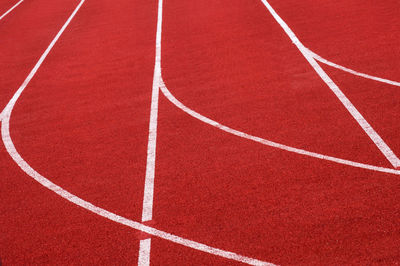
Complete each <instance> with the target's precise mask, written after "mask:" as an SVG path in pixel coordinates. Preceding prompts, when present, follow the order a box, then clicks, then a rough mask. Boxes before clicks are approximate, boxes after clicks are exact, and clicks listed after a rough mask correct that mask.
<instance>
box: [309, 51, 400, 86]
mask: <svg viewBox="0 0 400 266" xmlns="http://www.w3.org/2000/svg"><path fill="white" fill-rule="evenodd" d="M305 49H306V50H307V52H308V53H310V54H311V56H312V57H314V59H315V60H317V61H319V62H321V63H323V64H325V65H328V66H331V67H334V68H337V69H340V70H342V71H345V72H348V73H350V74H353V75H356V76H359V77H363V78H366V79H371V80H375V81H378V82H382V83H386V84H389V85H393V86H397V87H400V82H397V81H393V80H389V79H384V78H380V77H377V76H372V75H368V74H365V73H361V72H358V71H355V70H353V69H350V68H347V67H344V66H341V65H338V64H335V63H333V62H331V61H329V60H327V59H325V58H323V57H321V56H320V55H318V54H316V53H314V52H313V51H311V50H310V49H308V48H307V47H305Z"/></svg>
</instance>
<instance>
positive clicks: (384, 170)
mask: <svg viewBox="0 0 400 266" xmlns="http://www.w3.org/2000/svg"><path fill="white" fill-rule="evenodd" d="M161 92H162V93H163V94H164V96H165V97H166V98H167V99H168V100H169V101H170V102H171V103H173V104H174V105H175V106H176V107H178V108H179V109H181V110H182V111H184V112H185V113H187V114H188V115H190V116H192V117H194V118H196V119H198V120H200V121H202V122H204V123H206V124H209V125H211V126H213V127H216V128H218V129H220V130H222V131H225V132H227V133H230V134H232V135H235V136H238V137H241V138H245V139H248V140H252V141H255V142H258V143H261V144H263V145H266V146H270V147H273V148H277V149H281V150H285V151H288V152H293V153H297V154H300V155H305V156H309V157H313V158H317V159H321V160H326V161H331V162H334V163H338V164H343V165H348V166H352V167H357V168H362V169H366V170H372V171H377V172H382V173H388V174H394V175H400V170H395V169H392V168H385V167H379V166H374V165H369V164H364V163H359V162H353V161H350V160H346V159H341V158H336V157H332V156H328V155H324V154H320V153H316V152H311V151H306V150H302V149H298V148H294V147H291V146H287V145H284V144H280V143H277V142H274V141H271V140H267V139H263V138H260V137H256V136H253V135H250V134H247V133H244V132H242V131H239V130H236V129H233V128H230V127H228V126H225V125H222V124H220V123H218V122H217V121H214V120H212V119H210V118H208V117H205V116H203V115H201V114H199V113H197V112H196V111H194V110H192V109H190V108H189V107H187V106H185V105H184V104H183V103H181V102H180V101H179V100H178V99H176V98H175V97H174V96H173V95H172V94H171V92H170V91H169V90H168V88H167V87H166V85H165V83H164V81H163V80H162V78H161Z"/></svg>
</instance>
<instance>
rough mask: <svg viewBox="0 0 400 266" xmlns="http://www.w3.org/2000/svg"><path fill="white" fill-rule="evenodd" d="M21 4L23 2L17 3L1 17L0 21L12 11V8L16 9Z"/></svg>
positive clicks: (22, 0)
mask: <svg viewBox="0 0 400 266" xmlns="http://www.w3.org/2000/svg"><path fill="white" fill-rule="evenodd" d="M22 2H24V0H21V1H19V2H18V3H16V4H15V5H14V6H13V7H12V8H10V9H9V10H8V11H7V12H6V13H4V14H3V15H1V17H0V20H2V19H3V18H4V17H5V16H7V15H8V14H9V13H10V12H11V11H13V9H14V8H16V7H17V6H19V5H20V4H21V3H22Z"/></svg>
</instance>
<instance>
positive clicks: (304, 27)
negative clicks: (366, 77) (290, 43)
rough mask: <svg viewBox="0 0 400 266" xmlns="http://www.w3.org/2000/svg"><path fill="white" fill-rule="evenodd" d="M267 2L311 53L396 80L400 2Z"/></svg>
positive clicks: (353, 0)
mask: <svg viewBox="0 0 400 266" xmlns="http://www.w3.org/2000/svg"><path fill="white" fill-rule="evenodd" d="M269 2H270V4H271V5H272V6H273V7H274V8H275V9H276V10H277V12H278V13H279V14H280V16H281V17H282V18H283V19H284V20H285V21H286V22H287V23H288V24H289V26H290V27H291V28H292V29H293V30H294V31H295V32H296V34H297V35H298V37H299V38H300V39H301V41H302V42H303V44H304V45H305V46H306V47H308V48H310V49H311V50H312V51H313V52H315V53H317V54H319V55H320V56H322V57H324V58H326V59H328V60H330V61H333V62H335V63H337V64H340V65H344V66H347V67H349V68H352V69H356V70H357V71H360V72H363V73H368V74H371V75H374V76H379V77H382V78H387V79H391V80H400V73H399V70H398V69H399V68H398V66H399V64H398V61H399V56H400V48H399V47H400V40H399V38H398V35H399V33H400V27H399V26H398V25H400V19H399V16H398V10H399V9H400V4H399V2H398V1H396V0H389V1H384V2H379V3H378V2H375V1H360V0H350V1H345V0H339V1H318V2H315V1H312V0H306V1H292V0H290V1H285V2H282V1H277V0H271V1H269Z"/></svg>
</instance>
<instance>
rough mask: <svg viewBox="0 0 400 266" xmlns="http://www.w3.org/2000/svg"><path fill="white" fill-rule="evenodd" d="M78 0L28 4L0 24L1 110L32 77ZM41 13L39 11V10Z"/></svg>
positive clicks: (42, 0) (41, 1) (40, 0)
mask: <svg viewBox="0 0 400 266" xmlns="http://www.w3.org/2000/svg"><path fill="white" fill-rule="evenodd" d="M77 3H78V1H76V0H67V1H60V0H56V1H51V2H49V1H45V0H39V1H26V2H24V3H22V4H21V5H20V6H18V7H17V9H15V10H14V11H13V12H12V13H10V14H9V15H8V16H9V17H8V18H7V20H4V21H3V20H2V21H1V23H0V44H1V49H0V58H1V59H2V60H1V61H0V109H1V110H3V108H4V107H5V105H6V104H7V102H8V100H9V99H10V98H11V97H12V95H13V94H14V92H15V90H16V89H17V88H18V87H19V86H20V85H21V82H22V81H23V80H24V79H25V77H26V76H27V75H28V74H29V71H30V70H31V69H32V67H33V66H34V65H35V63H36V61H37V60H38V59H39V57H40V56H41V54H42V53H43V51H44V50H45V49H46V48H47V46H48V44H49V43H50V42H51V40H52V39H53V38H54V36H55V35H56V34H57V31H58V30H59V28H60V27H61V26H62V25H63V23H64V22H65V20H66V18H67V17H68V15H69V14H70V13H71V12H72V11H73V9H74V7H75V6H76V4H77ZM38 10H39V11H38Z"/></svg>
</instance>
